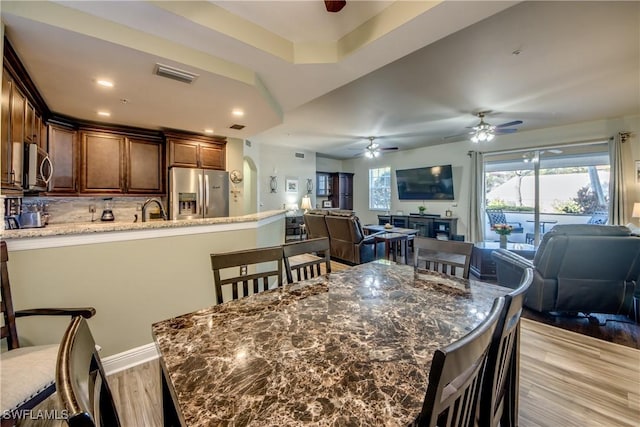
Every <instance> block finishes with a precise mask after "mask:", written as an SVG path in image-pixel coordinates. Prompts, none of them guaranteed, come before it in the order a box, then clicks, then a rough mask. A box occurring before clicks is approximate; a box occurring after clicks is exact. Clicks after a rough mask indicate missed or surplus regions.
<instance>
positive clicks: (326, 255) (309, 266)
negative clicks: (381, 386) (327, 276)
mask: <svg viewBox="0 0 640 427" xmlns="http://www.w3.org/2000/svg"><path fill="white" fill-rule="evenodd" d="M282 250H283V254H284V269H285V272H286V274H287V283H294V282H299V281H301V280H307V279H311V278H313V277H317V276H320V275H321V274H322V265H323V264H324V269H325V273H331V254H330V248H329V239H328V238H327V237H322V238H318V239H310V240H303V241H301V242H292V243H287V244H285V245H283V246H282ZM294 276H295V277H294Z"/></svg>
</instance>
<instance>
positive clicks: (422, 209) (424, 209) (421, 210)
mask: <svg viewBox="0 0 640 427" xmlns="http://www.w3.org/2000/svg"><path fill="white" fill-rule="evenodd" d="M426 210H427V208H426V207H425V206H422V205H420V206H418V212H420V215H424V211H426Z"/></svg>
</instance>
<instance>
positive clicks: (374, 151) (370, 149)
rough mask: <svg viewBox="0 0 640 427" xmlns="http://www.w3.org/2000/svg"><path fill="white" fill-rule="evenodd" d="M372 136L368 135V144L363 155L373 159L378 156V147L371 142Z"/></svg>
mask: <svg viewBox="0 0 640 427" xmlns="http://www.w3.org/2000/svg"><path fill="white" fill-rule="evenodd" d="M373 139H374V138H373V137H372V136H370V137H369V145H367V146H366V147H365V150H364V155H365V157H366V158H367V159H373V158H375V157H378V156H380V149H379V145H378V144H374V143H373Z"/></svg>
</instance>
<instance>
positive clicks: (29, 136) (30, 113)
mask: <svg viewBox="0 0 640 427" xmlns="http://www.w3.org/2000/svg"><path fill="white" fill-rule="evenodd" d="M35 120H36V111H35V109H34V108H33V105H31V103H30V102H29V101H26V102H25V111H24V140H25V141H28V142H36V143H37V142H38V141H36V138H37V135H36V128H35Z"/></svg>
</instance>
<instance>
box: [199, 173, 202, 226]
mask: <svg viewBox="0 0 640 427" xmlns="http://www.w3.org/2000/svg"><path fill="white" fill-rule="evenodd" d="M198 215H200V216H202V173H199V174H198Z"/></svg>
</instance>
